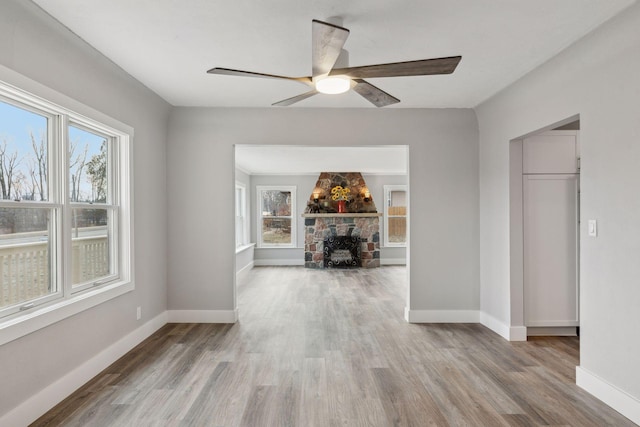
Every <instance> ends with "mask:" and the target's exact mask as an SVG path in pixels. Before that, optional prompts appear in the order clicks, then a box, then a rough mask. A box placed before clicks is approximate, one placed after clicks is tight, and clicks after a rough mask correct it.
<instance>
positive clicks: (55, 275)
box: [0, 70, 135, 345]
mask: <svg viewBox="0 0 640 427" xmlns="http://www.w3.org/2000/svg"><path fill="white" fill-rule="evenodd" d="M0 71H2V72H1V73H0V100H2V101H3V102H6V103H9V104H14V105H16V106H17V107H20V108H25V109H27V110H29V111H33V112H35V113H37V114H40V115H43V116H46V117H48V118H49V129H48V132H49V135H48V150H49V153H48V159H49V160H48V161H49V176H48V186H49V191H48V200H47V201H42V202H40V201H38V202H36V201H27V200H25V201H20V202H16V201H9V200H3V201H0V206H2V207H9V208H47V209H51V211H52V212H53V216H54V217H55V218H54V219H53V221H54V222H55V223H54V225H52V226H51V228H50V241H51V242H52V247H53V249H52V250H53V253H52V255H51V257H52V260H53V262H52V268H51V271H50V275H51V281H52V283H53V282H54V281H55V286H56V289H57V290H56V291H55V292H54V293H52V294H49V295H46V296H44V297H42V298H36V299H32V300H29V301H24V302H22V303H20V304H16V305H14V306H10V307H8V308H6V309H2V311H1V312H0V314H1V317H0V345H2V344H5V343H7V342H10V341H13V340H15V339H17V338H20V337H22V336H24V335H27V334H29V333H32V332H34V331H36V330H38V329H41V328H44V327H46V326H49V325H51V324H53V323H55V322H58V321H60V320H63V319H65V318H67V317H70V316H73V315H75V314H77V313H79V312H81V311H84V310H87V309H89V308H91V307H94V306H96V305H98V304H102V303H103V302H106V301H108V300H110V299H113V298H115V297H117V296H120V295H123V294H125V293H127V292H130V291H132V290H133V289H134V287H135V284H134V281H133V277H134V265H133V262H132V256H133V253H134V249H133V195H132V191H131V189H132V167H131V160H132V155H133V150H132V145H131V139H132V137H133V128H131V127H130V126H127V125H125V124H123V123H121V122H119V121H117V120H115V119H113V118H110V117H108V116H106V115H104V114H102V113H99V112H97V111H95V110H93V109H92V108H90V107H87V106H86V105H84V104H81V103H79V102H77V101H75V100H73V99H71V98H68V97H66V96H64V95H62V94H60V93H58V92H56V91H53V90H51V89H48V88H46V87H44V86H41V85H39V84H37V83H35V82H32V81H29V80H27V79H24V78H23V77H22V76H20V75H18V74H17V73H13V72H11V71H8V70H7V71H5V70H0ZM6 80H13V81H18V82H20V86H21V88H18V87H16V86H13V85H11V84H10V83H7V82H6ZM23 88H24V89H23ZM70 124H71V125H73V126H78V125H79V126H81V127H83V128H86V129H87V130H90V131H92V132H98V133H100V134H101V135H105V136H107V137H109V138H110V140H111V142H110V144H111V146H110V153H109V155H110V156H111V167H112V169H111V171H110V172H111V176H110V181H109V185H111V186H113V187H112V190H111V196H110V197H111V200H109V201H108V203H107V204H94V205H91V206H92V207H95V208H107V209H109V210H112V211H113V212H114V213H115V214H114V215H112V217H113V218H115V219H114V221H113V223H112V224H111V225H110V227H111V233H112V234H113V236H112V240H111V245H112V246H114V245H115V246H114V247H112V248H110V262H112V263H114V264H113V269H112V272H113V274H111V275H109V276H107V277H100V278H98V279H96V280H95V281H92V282H90V283H87V284H85V285H84V286H80V287H78V286H75V287H74V286H73V284H72V277H71V228H70V227H71V218H70V216H71V215H70V213H71V209H72V208H73V207H77V206H80V205H83V206H85V207H86V206H88V204H78V203H71V201H70V200H69V192H68V188H69V176H68V155H67V154H65V153H66V150H67V149H68V148H67V147H68V142H67V140H68V126H69V125H70Z"/></svg>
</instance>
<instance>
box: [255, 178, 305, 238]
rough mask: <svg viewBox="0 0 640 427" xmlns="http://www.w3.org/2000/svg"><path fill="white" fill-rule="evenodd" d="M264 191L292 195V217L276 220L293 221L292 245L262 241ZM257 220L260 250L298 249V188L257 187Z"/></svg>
mask: <svg viewBox="0 0 640 427" xmlns="http://www.w3.org/2000/svg"><path fill="white" fill-rule="evenodd" d="M263 191H289V192H290V193H291V216H287V217H284V216H282V217H281V216H277V217H275V218H290V219H291V243H264V242H263V241H262V220H263V218H268V217H263V216H262V212H261V209H262V192H263ZM256 201H257V202H256V218H257V220H258V221H257V222H258V226H257V228H256V240H257V247H258V248H295V247H296V241H297V240H296V236H297V233H296V230H297V222H296V213H297V210H296V186H295V185H256Z"/></svg>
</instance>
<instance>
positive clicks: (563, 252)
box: [523, 174, 579, 327]
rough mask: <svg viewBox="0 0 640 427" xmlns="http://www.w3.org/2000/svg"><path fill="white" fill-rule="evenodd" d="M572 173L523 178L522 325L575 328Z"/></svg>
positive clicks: (575, 180) (575, 179)
mask: <svg viewBox="0 0 640 427" xmlns="http://www.w3.org/2000/svg"><path fill="white" fill-rule="evenodd" d="M578 185H579V175H577V174H563V175H556V174H553V175H552V174H544V175H523V196H524V206H523V211H524V224H523V225H524V304H525V305H524V320H525V326H530V327H543V326H579V318H578Z"/></svg>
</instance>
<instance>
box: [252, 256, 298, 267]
mask: <svg viewBox="0 0 640 427" xmlns="http://www.w3.org/2000/svg"><path fill="white" fill-rule="evenodd" d="M253 262H254V264H255V266H256V267H271V266H284V267H287V266H294V265H302V266H303V265H304V259H298V258H294V259H256V260H253Z"/></svg>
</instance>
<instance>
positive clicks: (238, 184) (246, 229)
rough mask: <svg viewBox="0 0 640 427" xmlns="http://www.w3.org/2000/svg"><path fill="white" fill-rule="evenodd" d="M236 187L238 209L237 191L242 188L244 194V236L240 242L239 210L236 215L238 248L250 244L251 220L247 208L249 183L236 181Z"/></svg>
mask: <svg viewBox="0 0 640 427" xmlns="http://www.w3.org/2000/svg"><path fill="white" fill-rule="evenodd" d="M235 189H236V192H235V195H236V200H235V203H236V210H237V203H238V200H237V194H238V193H237V192H238V190H240V192H241V194H242V211H243V215H242V236H241V238H240V242H238V236H237V233H238V227H237V221H238V214H237V211H236V215H235V220H236V249H238V248H241V247H243V246H246V245H248V244H249V224H250V221H249V215H248V211H249V210H248V209H247V207H248V203H247V202H248V198H247V185H246V184H244V183H242V182H240V181H236V187H235Z"/></svg>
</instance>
